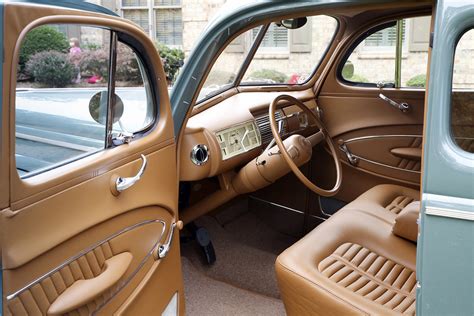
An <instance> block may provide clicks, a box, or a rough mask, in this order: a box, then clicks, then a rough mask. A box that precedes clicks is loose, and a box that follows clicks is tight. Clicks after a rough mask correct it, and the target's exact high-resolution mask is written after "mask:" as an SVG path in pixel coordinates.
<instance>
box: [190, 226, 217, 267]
mask: <svg viewBox="0 0 474 316" xmlns="http://www.w3.org/2000/svg"><path fill="white" fill-rule="evenodd" d="M186 226H187V228H188V229H189V231H190V232H191V234H192V236H193V237H192V238H193V239H194V240H196V241H197V243H198V245H199V246H200V248H201V250H202V253H203V255H204V261H205V262H206V263H207V264H208V265H212V264H213V263H214V262H216V251H215V250H214V245H213V244H212V241H211V236H210V235H209V231H208V230H207V229H206V228H204V227H200V226H197V225H196V224H195V223H194V222H191V223H189V224H188V225H186Z"/></svg>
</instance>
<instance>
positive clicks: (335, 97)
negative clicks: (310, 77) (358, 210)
mask: <svg viewBox="0 0 474 316" xmlns="http://www.w3.org/2000/svg"><path fill="white" fill-rule="evenodd" d="M326 89H328V90H329V89H331V90H332V91H337V92H332V91H331V92H329V91H327V92H326V91H325V90H324V89H323V91H322V92H321V94H320V96H319V98H318V105H319V107H320V108H321V109H322V112H323V120H324V123H325V124H326V126H327V128H328V131H329V133H330V134H331V136H332V137H333V139H334V141H335V143H336V144H338V147H339V156H340V159H341V161H342V162H343V163H344V165H345V167H344V169H345V170H347V169H349V170H348V172H344V180H343V184H342V188H341V192H340V193H339V194H338V196H337V197H338V198H340V199H341V200H346V201H350V200H352V199H353V198H354V197H356V196H358V195H359V194H361V193H362V192H364V190H365V189H368V188H370V187H371V186H373V185H376V184H381V183H394V184H400V185H408V186H412V187H418V186H419V183H420V169H421V145H422V134H423V116H424V94H425V92H424V91H423V90H410V91H408V90H400V89H383V91H382V90H380V89H376V88H369V87H349V86H344V85H343V84H341V83H338V84H337V88H336V86H332V85H327V86H326ZM379 93H383V94H384V95H386V96H388V97H389V98H391V99H393V100H395V101H397V102H407V103H408V104H409V105H410V111H408V112H407V113H403V112H401V111H400V110H398V109H396V108H394V107H392V106H390V105H389V104H388V103H387V102H385V101H383V100H382V99H380V98H379V96H378V95H379ZM341 147H345V148H347V149H348V151H349V153H350V154H351V155H352V156H353V157H354V158H355V160H356V162H355V163H351V162H350V161H349V158H348V156H347V154H346V153H345V152H344V151H343V150H342V148H341ZM324 154H326V153H324ZM315 159H318V158H317V157H316V158H315ZM317 173H318V175H316V176H317V177H319V178H320V179H322V180H323V181H325V182H328V184H327V186H330V183H332V182H331V181H332V176H330V175H329V174H330V171H323V170H319V171H317ZM354 183H358V185H354Z"/></svg>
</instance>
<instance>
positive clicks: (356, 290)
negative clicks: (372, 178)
mask: <svg viewBox="0 0 474 316" xmlns="http://www.w3.org/2000/svg"><path fill="white" fill-rule="evenodd" d="M417 198H418V195H417V192H416V191H414V190H410V189H405V188H402V187H398V186H386V185H382V186H377V187H374V188H373V189H371V190H369V191H367V192H366V193H364V194H363V195H361V196H360V197H359V198H357V199H356V200H355V201H354V202H352V203H350V204H348V205H347V206H346V207H344V208H343V209H342V210H340V211H339V212H337V213H336V214H335V215H334V216H332V217H331V218H330V219H329V220H327V221H326V222H325V223H323V224H321V225H319V226H318V227H317V228H315V229H314V230H313V231H311V232H310V233H309V234H308V235H306V236H305V237H304V238H302V239H301V240H300V241H298V242H297V243H295V244H294V245H293V246H291V247H290V248H288V249H287V250H285V251H284V252H283V253H282V254H281V255H280V256H279V257H278V258H277V262H276V272H277V279H278V284H279V286H280V291H281V295H282V298H283V301H284V303H285V308H286V311H287V313H288V314H289V315H354V314H355V315H371V314H374V315H400V314H407V315H413V314H414V313H415V289H416V275H415V265H416V263H415V262H416V245H415V244H414V243H412V242H410V241H408V240H406V239H403V238H400V237H398V236H396V235H394V234H393V233H392V226H393V223H394V221H395V217H396V214H395V212H399V211H398V210H399V209H400V210H401V209H402V208H403V207H402V205H405V204H408V203H409V202H407V201H408V200H410V199H417ZM359 207H364V208H363V209H360V208H359Z"/></svg>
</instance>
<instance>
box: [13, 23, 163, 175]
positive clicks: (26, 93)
mask: <svg viewBox="0 0 474 316" xmlns="http://www.w3.org/2000/svg"><path fill="white" fill-rule="evenodd" d="M110 38H111V32H110V31H108V30H105V29H101V28H96V27H88V26H80V25H70V24H62V25H45V26H40V27H37V28H35V29H33V30H31V31H30V32H29V33H28V34H27V35H26V37H25V39H24V40H23V42H22V46H21V48H20V58H19V64H18V66H17V70H18V72H17V86H16V99H15V105H16V109H15V114H16V122H15V123H16V141H15V148H16V149H15V154H16V167H17V170H18V172H19V174H20V176H28V175H32V174H36V173H38V172H40V171H44V170H48V169H51V168H52V167H54V166H55V165H61V164H64V163H66V162H68V161H72V160H76V159H78V158H80V157H83V156H86V155H89V154H91V153H94V152H97V151H100V150H102V149H104V148H105V147H106V134H107V133H106V121H107V107H108V103H109V102H108V100H109V90H108V86H109V83H108V81H109V65H110ZM116 64H117V66H116V71H115V86H116V91H115V92H116V97H115V106H114V107H112V112H113V114H114V116H113V122H114V124H113V130H112V131H111V132H112V133H111V134H112V136H113V137H114V136H117V135H119V134H120V133H122V134H123V133H124V132H127V133H134V132H137V131H141V130H143V129H144V128H146V127H148V126H149V125H150V124H151V123H152V122H153V118H154V107H153V99H152V97H151V93H150V91H151V90H150V84H149V83H148V80H147V77H146V76H145V74H146V73H145V72H144V71H143V69H144V68H143V67H142V66H141V63H140V60H139V58H137V56H136V55H135V53H134V52H133V50H132V49H130V48H129V47H128V46H126V45H124V44H121V43H119V44H118V46H117V62H116ZM114 144H116V145H118V144H117V143H115V142H114Z"/></svg>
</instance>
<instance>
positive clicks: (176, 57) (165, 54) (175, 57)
mask: <svg viewBox="0 0 474 316" xmlns="http://www.w3.org/2000/svg"><path fill="white" fill-rule="evenodd" d="M156 48H157V49H158V52H159V54H160V57H161V60H162V62H163V68H164V69H165V73H166V78H167V79H168V81H169V82H174V80H175V79H176V75H177V73H178V70H179V68H181V66H183V63H184V52H183V51H182V50H181V49H178V48H169V47H168V46H166V45H164V44H161V43H157V44H156Z"/></svg>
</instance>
